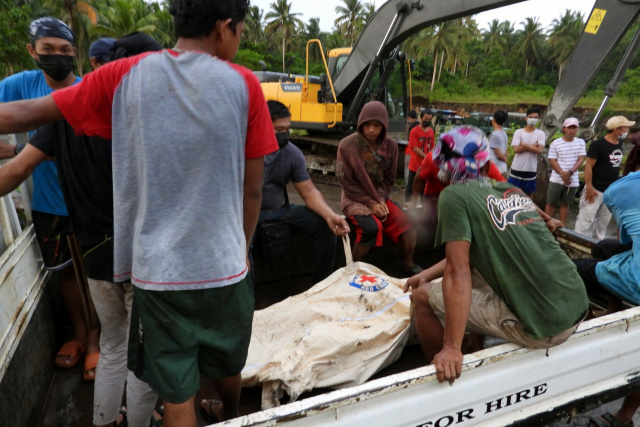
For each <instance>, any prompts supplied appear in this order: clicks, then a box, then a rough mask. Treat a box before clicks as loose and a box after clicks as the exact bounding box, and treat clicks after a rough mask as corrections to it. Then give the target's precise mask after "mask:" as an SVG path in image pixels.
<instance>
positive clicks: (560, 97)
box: [541, 0, 640, 139]
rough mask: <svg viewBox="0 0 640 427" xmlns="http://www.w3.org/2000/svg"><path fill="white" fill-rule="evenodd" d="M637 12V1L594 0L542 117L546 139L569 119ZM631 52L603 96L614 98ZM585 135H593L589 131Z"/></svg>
mask: <svg viewBox="0 0 640 427" xmlns="http://www.w3.org/2000/svg"><path fill="white" fill-rule="evenodd" d="M639 12H640V0H597V1H596V3H595V5H594V7H593V10H592V12H591V14H590V15H589V17H588V21H587V25H586V26H585V29H584V32H583V33H582V36H581V37H580V40H579V41H578V43H577V44H576V46H575V47H574V49H573V52H572V54H571V58H570V59H569V63H568V65H567V67H566V69H565V70H564V72H563V73H562V77H561V78H560V81H559V82H558V85H557V86H556V90H555V93H554V94H553V97H552V98H551V102H550V103H549V106H548V107H547V110H546V112H545V115H544V117H543V120H542V124H541V129H542V130H543V131H544V132H545V134H546V135H547V139H549V138H551V136H552V135H553V134H554V133H555V131H556V130H557V129H558V128H560V127H562V120H564V119H565V118H566V117H568V116H569V114H570V113H571V110H572V109H573V106H574V105H575V103H576V102H577V101H578V99H580V97H581V96H582V94H583V93H584V92H585V90H586V89H587V87H588V86H589V84H590V83H591V81H592V80H593V78H594V77H595V76H596V74H597V73H598V71H600V69H601V68H602V66H603V65H604V64H605V62H606V61H608V60H609V56H610V53H611V52H612V51H613V49H614V48H615V47H616V46H617V45H618V43H620V40H621V39H622V38H623V37H624V35H625V33H626V32H627V31H628V30H629V28H630V27H631V25H632V24H633V22H634V21H635V19H636V17H637V16H638V13H639ZM633 49H634V48H633V47H631V48H630V50H629V51H628V53H629V55H627V56H628V58H626V59H627V60H626V61H625V60H623V62H622V63H621V66H620V68H619V69H618V72H616V76H614V80H612V83H610V84H609V87H608V90H607V92H608V93H607V94H606V95H607V96H608V97H610V96H613V95H614V92H615V90H617V87H618V86H619V84H620V81H621V80H622V78H623V77H624V72H625V71H626V69H627V68H628V66H629V63H630V59H633V56H634V55H633V54H634V53H635V51H634V50H633ZM635 49H637V46H636V47H635ZM609 89H615V90H609ZM588 133H593V132H592V130H591V132H588ZM587 136H589V135H587ZM591 136H592V135H591Z"/></svg>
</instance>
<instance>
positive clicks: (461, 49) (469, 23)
mask: <svg viewBox="0 0 640 427" xmlns="http://www.w3.org/2000/svg"><path fill="white" fill-rule="evenodd" d="M453 23H454V25H455V31H456V38H457V40H455V44H454V46H453V52H454V55H452V56H450V57H449V58H448V59H447V66H448V68H449V69H450V70H451V71H452V73H453V74H455V73H456V70H457V68H458V65H466V64H467V62H468V61H469V60H470V55H469V52H468V51H467V44H468V42H469V41H470V40H472V39H474V38H476V37H477V36H478V33H479V31H478V23H477V22H476V21H475V19H473V18H472V17H470V16H466V17H463V18H458V19H455V20H454V21H453Z"/></svg>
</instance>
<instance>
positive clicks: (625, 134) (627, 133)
mask: <svg viewBox="0 0 640 427" xmlns="http://www.w3.org/2000/svg"><path fill="white" fill-rule="evenodd" d="M627 136H629V132H625V133H623V134H622V135H620V138H619V139H625V138H626V137H627Z"/></svg>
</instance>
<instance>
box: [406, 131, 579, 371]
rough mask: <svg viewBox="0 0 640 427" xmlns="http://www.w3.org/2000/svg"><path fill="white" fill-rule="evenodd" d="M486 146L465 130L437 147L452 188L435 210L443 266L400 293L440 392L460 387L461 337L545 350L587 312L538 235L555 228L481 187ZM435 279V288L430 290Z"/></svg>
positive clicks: (519, 201) (514, 197) (518, 198)
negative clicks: (443, 386) (443, 385)
mask: <svg viewBox="0 0 640 427" xmlns="http://www.w3.org/2000/svg"><path fill="white" fill-rule="evenodd" d="M487 145H488V143H487V139H486V137H485V136H484V133H483V132H482V131H481V130H480V129H478V128H475V127H472V126H462V127H458V128H455V129H452V130H451V131H449V132H446V133H445V134H443V135H441V136H440V137H439V138H438V143H437V145H436V147H435V149H434V151H433V157H434V162H435V163H436V164H437V165H438V167H439V168H440V170H441V172H440V176H441V179H443V180H448V181H450V182H451V184H452V185H450V186H449V187H447V188H445V189H444V190H443V191H442V193H441V194H440V199H439V202H438V228H437V232H436V244H437V245H442V244H444V245H445V255H446V258H445V259H444V260H443V261H441V262H440V263H438V264H436V265H435V266H433V267H431V268H429V269H427V270H425V271H423V272H422V273H419V274H417V275H415V276H413V277H411V278H410V279H409V280H408V281H407V284H406V285H405V291H408V290H409V288H412V289H413V294H412V300H413V304H414V310H415V319H416V329H417V332H418V338H419V340H420V345H421V346H422V350H423V351H424V353H425V355H426V357H427V359H428V360H430V361H432V363H433V364H434V365H435V367H436V371H437V376H438V381H440V382H443V381H448V382H449V383H453V382H454V381H455V379H456V378H458V377H460V374H461V372H462V351H461V346H462V340H463V337H464V333H465V330H467V331H469V332H474V333H477V334H483V335H492V336H496V337H500V338H503V339H506V340H508V341H511V342H514V343H516V344H520V345H522V346H525V347H529V348H549V347H553V346H556V345H558V344H561V343H563V342H564V341H566V340H567V339H568V338H569V336H570V335H571V334H572V333H573V332H574V331H575V330H576V328H577V327H578V325H579V324H580V322H581V321H582V320H583V319H584V317H585V315H586V313H587V309H588V306H589V300H588V298H587V293H586V290H585V288H584V284H583V283H582V280H581V279H580V276H579V275H578V274H577V272H576V268H575V266H574V265H573V263H572V261H571V260H570V259H569V257H568V256H567V255H566V254H565V253H564V252H563V251H562V249H561V248H560V246H559V245H558V243H557V242H556V241H555V240H554V238H553V236H552V234H551V233H550V232H549V231H548V230H547V229H546V227H545V223H546V225H547V226H548V227H550V228H553V227H556V226H558V225H559V221H556V220H554V219H553V218H551V217H550V216H549V215H547V214H545V213H544V212H542V211H541V210H540V209H538V208H537V207H536V205H535V204H534V203H533V201H532V200H531V199H529V198H528V197H526V195H525V194H524V193H523V192H522V190H520V189H518V188H515V187H513V186H512V185H511V184H508V183H504V182H495V181H488V180H486V179H485V177H486V176H487V173H488V171H489V167H490V162H489V161H488V152H487ZM472 266H473V267H472ZM438 277H443V280H442V283H430V282H431V281H432V280H434V279H436V278H438ZM445 314H446V316H445Z"/></svg>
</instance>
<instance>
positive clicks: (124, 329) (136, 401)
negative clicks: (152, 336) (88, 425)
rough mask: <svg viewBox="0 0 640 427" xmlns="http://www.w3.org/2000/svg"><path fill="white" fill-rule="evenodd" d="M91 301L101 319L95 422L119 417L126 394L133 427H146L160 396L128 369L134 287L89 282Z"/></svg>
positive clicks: (129, 419) (94, 408) (95, 387)
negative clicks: (123, 396) (124, 394)
mask: <svg viewBox="0 0 640 427" xmlns="http://www.w3.org/2000/svg"><path fill="white" fill-rule="evenodd" d="M89 289H90V291H91V298H92V299H93V304H94V305H95V307H96V313H97V314H98V319H100V359H98V367H97V368H96V381H95V384H94V392H93V423H94V424H95V425H99V426H100V425H105V424H109V423H113V422H114V421H116V419H117V417H118V413H119V411H120V405H121V403H122V394H123V393H124V391H125V384H126V391H127V419H128V421H129V426H130V427H147V426H148V425H149V420H150V419H151V416H152V413H153V409H154V407H155V404H156V401H157V399H158V396H157V395H156V394H155V393H154V392H153V391H152V390H151V387H149V386H148V385H147V383H145V382H143V381H141V380H139V379H138V378H137V377H136V376H135V375H134V374H133V372H131V371H129V370H128V369H127V347H128V340H129V322H130V321H131V304H132V303H133V285H132V284H131V283H130V282H124V283H114V282H109V281H106V280H93V279H89Z"/></svg>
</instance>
